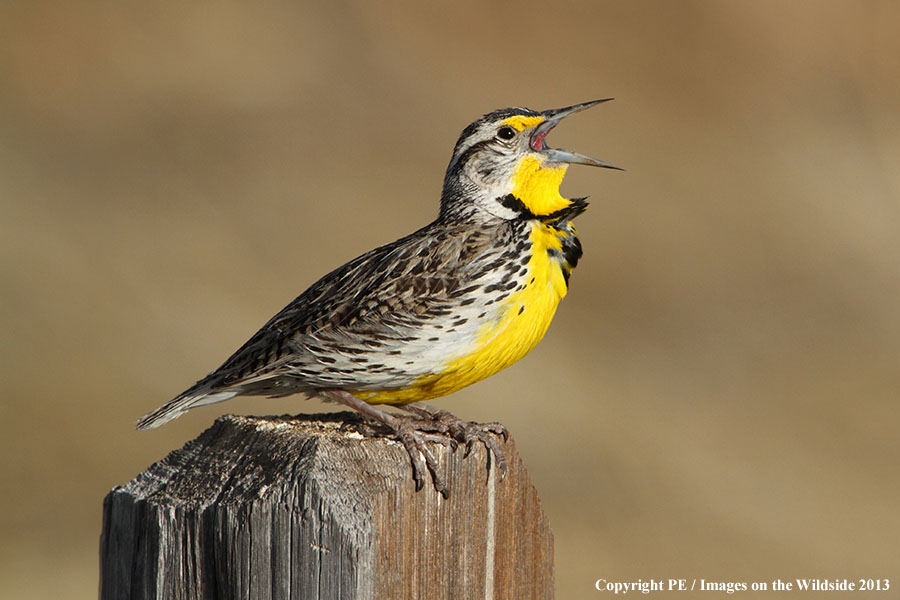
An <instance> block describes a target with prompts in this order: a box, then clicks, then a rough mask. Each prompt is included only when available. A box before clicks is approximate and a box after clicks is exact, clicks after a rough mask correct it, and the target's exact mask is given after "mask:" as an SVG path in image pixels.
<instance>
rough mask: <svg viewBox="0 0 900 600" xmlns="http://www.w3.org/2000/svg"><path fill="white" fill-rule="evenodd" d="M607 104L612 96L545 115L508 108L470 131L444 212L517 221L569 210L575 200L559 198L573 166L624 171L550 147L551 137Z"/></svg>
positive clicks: (450, 175)
mask: <svg viewBox="0 0 900 600" xmlns="http://www.w3.org/2000/svg"><path fill="white" fill-rule="evenodd" d="M608 100H612V98H606V99H604V100H594V101H591V102H585V103H583V104H576V105H574V106H568V107H566V108H556V109H551V110H544V111H534V110H530V109H527V108H504V109H501V110H495V111H494V112H492V113H488V114H486V115H484V116H483V117H481V118H480V119H478V120H477V121H475V122H474V123H472V124H471V125H469V126H468V127H466V128H465V129H464V130H463V132H462V134H461V135H460V136H459V140H458V141H457V142H456V147H455V148H454V149H453V157H452V158H451V159H450V165H449V166H448V167H447V174H446V176H445V177H444V191H443V195H442V198H441V214H442V215H445V214H446V215H449V214H464V215H468V214H472V213H473V212H474V213H476V214H477V213H481V214H484V213H487V214H489V215H491V216H493V217H496V218H501V219H517V218H522V217H523V216H527V217H537V218H540V217H544V216H548V215H553V214H556V213H559V212H560V211H564V210H565V209H566V208H567V207H569V206H570V205H571V204H572V201H571V200H569V199H567V198H563V197H562V196H561V195H560V193H559V186H560V184H561V183H562V180H563V177H564V176H565V174H566V169H567V168H568V166H569V165H570V164H579V165H590V166H594V167H606V168H608V169H620V167H617V166H615V165H611V164H609V163H607V162H603V161H602V160H597V159H595V158H591V157H589V156H585V155H584V154H579V153H578V152H572V151H570V150H563V149H561V148H550V147H548V146H547V141H546V137H547V134H548V133H550V130H551V129H553V128H554V127H555V126H556V125H557V124H558V123H559V122H560V121H561V120H562V119H564V118H566V117H568V116H569V115H572V114H574V113H577V112H580V111H582V110H584V109H586V108H590V107H591V106H594V105H596V104H600V103H601V102H606V101H608ZM620 170H621V169H620Z"/></svg>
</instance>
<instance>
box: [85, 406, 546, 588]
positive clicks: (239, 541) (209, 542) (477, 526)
mask: <svg viewBox="0 0 900 600" xmlns="http://www.w3.org/2000/svg"><path fill="white" fill-rule="evenodd" d="M503 447H504V450H505V452H506V455H507V460H508V461H509V468H508V471H507V474H506V477H505V478H504V479H503V480H502V481H501V480H499V478H498V476H497V469H496V468H492V469H488V468H487V462H486V461H487V453H486V451H485V449H484V448H483V447H482V446H478V447H476V448H474V449H473V451H472V453H471V454H470V455H469V456H468V457H467V458H464V457H463V454H464V452H463V450H462V449H460V450H458V451H456V452H453V451H452V450H450V449H449V448H443V447H439V446H435V447H434V452H435V453H436V455H437V457H438V460H439V461H440V465H441V469H442V472H443V473H444V475H445V477H446V479H447V482H448V484H449V486H450V497H449V499H447V500H444V499H443V498H442V497H441V496H440V494H438V493H437V492H435V491H434V490H433V489H432V488H431V487H429V486H426V487H425V489H423V490H421V491H420V492H416V491H415V490H414V487H413V481H412V476H411V469H410V465H409V457H408V456H407V455H406V452H405V450H404V449H403V448H402V447H401V446H400V444H399V443H398V442H396V441H394V440H392V439H390V438H389V437H386V436H384V435H381V434H378V433H374V432H371V431H367V428H366V427H365V426H361V424H360V422H359V420H358V417H356V415H352V414H350V413H338V414H330V415H301V416H298V417H237V416H231V415H228V416H225V417H222V418H220V419H218V420H217V421H216V422H215V423H214V424H213V426H212V427H210V428H209V429H207V430H206V431H205V432H203V434H201V435H200V437H198V438H197V439H195V440H193V441H191V442H189V443H188V444H186V445H185V446H184V447H183V448H182V449H180V450H176V451H174V452H172V453H171V454H169V455H168V456H167V457H166V458H164V459H163V460H161V461H159V462H157V463H154V464H153V465H151V466H150V467H149V468H148V469H147V470H146V471H144V472H143V473H141V474H140V475H138V476H137V477H136V478H135V479H133V480H132V481H130V482H128V483H126V484H125V485H122V486H118V487H116V488H114V489H113V490H112V491H111V492H110V493H109V494H108V495H107V496H106V499H105V500H104V505H103V533H102V536H101V582H100V597H101V599H104V600H111V599H121V598H133V599H145V598H146V599H150V598H167V599H171V598H198V599H199V598H203V599H212V598H227V599H232V598H234V599H248V600H249V599H251V598H252V599H254V600H266V599H273V600H274V599H288V598H294V599H297V598H303V599H306V598H311V599H313V598H315V599H326V598H327V599H333V598H342V599H357V598H359V599H362V598H372V599H375V598H428V599H431V598H436V599H444V598H446V599H448V600H449V599H451V598H454V599H457V598H490V599H498V600H499V599H504V598H509V599H513V598H516V599H522V598H552V597H553V538H552V534H551V532H550V528H549V525H548V523H547V519H546V517H545V516H544V514H543V512H542V510H541V505H540V500H539V499H538V496H537V493H536V491H535V489H534V487H533V485H532V484H531V482H530V480H529V478H528V474H527V472H526V471H525V469H524V467H523V465H522V461H521V459H520V457H519V455H518V453H517V451H516V447H515V443H514V442H513V441H512V439H510V440H509V441H508V442H506V443H505V444H504V445H503Z"/></svg>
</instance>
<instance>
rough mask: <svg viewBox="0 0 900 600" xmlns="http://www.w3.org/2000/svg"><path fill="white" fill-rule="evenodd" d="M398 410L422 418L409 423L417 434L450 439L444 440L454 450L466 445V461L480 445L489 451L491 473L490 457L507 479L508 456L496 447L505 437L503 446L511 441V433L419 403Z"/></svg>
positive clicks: (489, 462) (404, 405)
mask: <svg viewBox="0 0 900 600" xmlns="http://www.w3.org/2000/svg"><path fill="white" fill-rule="evenodd" d="M398 408H401V409H403V410H405V411H407V412H409V413H412V414H414V415H416V416H417V417H419V419H416V420H414V421H410V422H411V423H413V424H414V425H415V429H417V430H418V431H422V432H437V433H441V434H444V435H445V436H447V437H446V438H445V439H449V440H451V442H450V443H451V444H452V446H453V449H454V450H455V449H456V447H457V444H465V446H466V452H465V454H464V455H463V458H465V457H467V456H469V453H471V452H472V447H473V446H474V445H475V444H476V443H478V442H481V443H482V444H484V446H485V448H486V449H487V450H488V457H487V468H488V471H490V468H491V455H492V454H493V456H494V458H495V460H496V461H497V469H498V470H499V471H500V479H503V477H504V476H505V475H506V455H505V454H504V452H503V450H502V449H501V448H500V444H499V443H497V436H500V437H502V438H503V441H504V442H505V441H506V440H507V439H509V432H508V431H507V430H506V427H504V426H503V425H502V424H500V423H496V422H494V423H476V422H474V421H464V420H463V419H460V418H459V417H457V416H456V415H454V414H453V413H451V412H449V411H446V410H443V409H440V408H434V407H431V406H428V405H427V404H421V403H418V402H414V403H412V404H403V405H398ZM432 437H435V436H432ZM436 437H440V436H436Z"/></svg>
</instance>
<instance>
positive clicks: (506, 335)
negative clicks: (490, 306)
mask: <svg viewBox="0 0 900 600" xmlns="http://www.w3.org/2000/svg"><path fill="white" fill-rule="evenodd" d="M559 235H560V232H559V231H558V230H555V229H553V228H552V227H549V226H547V225H543V224H540V223H537V222H535V223H534V224H533V225H532V230H531V233H530V239H531V259H530V260H529V261H528V272H527V274H526V275H525V276H524V278H523V286H524V287H522V289H520V290H518V291H516V292H514V293H512V294H511V295H510V296H508V297H507V298H505V299H504V300H502V302H501V304H500V306H499V307H498V308H497V310H496V311H495V312H494V314H493V318H491V319H489V320H487V321H486V322H485V323H484V325H482V326H481V328H480V330H479V332H478V336H477V340H476V342H475V344H473V346H472V348H471V349H470V351H468V352H467V353H466V354H464V355H463V356H457V357H448V358H450V360H448V362H447V364H446V367H445V369H443V370H442V371H441V373H438V374H434V375H427V376H424V377H420V378H419V379H418V380H417V381H415V382H414V383H413V384H412V385H410V386H409V387H407V388H403V389H399V390H382V391H363V392H359V393H357V394H356V395H357V396H358V397H359V398H360V399H361V400H365V401H366V402H369V403H371V404H383V403H389V404H404V403H408V402H417V401H419V400H428V399H431V398H437V397H440V396H444V395H446V394H450V393H452V392H455V391H457V390H459V389H462V388H464V387H466V386H468V385H471V384H473V383H476V382H478V381H481V380H482V379H484V378H486V377H490V376H491V375H493V374H494V373H496V372H498V371H500V370H502V369H505V368H506V367H508V366H510V365H512V364H513V363H515V362H516V361H518V360H519V359H521V358H522V357H523V356H525V355H526V354H528V352H530V351H531V349H532V348H534V347H535V346H536V345H537V343H538V342H539V341H541V338H543V337H544V334H545V333H546V331H547V328H548V327H549V326H550V321H552V320H553V315H554V314H555V313H556V307H557V305H558V304H559V301H560V300H561V299H562V298H563V297H564V296H565V295H566V289H567V286H566V281H565V278H564V276H563V273H562V268H561V265H560V263H559V261H558V260H556V259H554V258H553V257H551V256H550V254H549V252H550V251H556V252H559V251H560V250H561V248H562V243H561V241H560V238H559Z"/></svg>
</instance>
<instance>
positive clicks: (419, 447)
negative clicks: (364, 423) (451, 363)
mask: <svg viewBox="0 0 900 600" xmlns="http://www.w3.org/2000/svg"><path fill="white" fill-rule="evenodd" d="M320 393H321V394H322V395H323V396H326V397H327V398H329V399H331V400H334V401H335V402H339V403H341V404H343V405H344V406H347V407H350V408H352V409H353V410H355V411H357V412H359V413H362V414H363V415H365V416H367V417H370V418H372V419H374V420H375V421H378V422H379V423H381V424H382V425H384V426H385V427H387V428H389V429H390V430H391V431H393V433H394V435H396V436H397V439H398V440H400V443H401V444H403V447H404V448H406V452H407V453H408V454H409V459H410V461H411V462H412V470H413V479H414V480H415V482H416V491H419V490H421V489H422V486H423V485H424V484H425V471H426V468H427V470H428V471H430V472H431V479H432V482H433V483H434V489H435V490H437V491H438V492H440V493H441V495H442V496H443V497H444V498H447V497H449V496H450V490H449V488H448V487H447V484H445V483H444V480H443V478H442V477H441V475H440V472H439V470H438V463H437V459H436V458H435V457H434V454H433V453H432V452H431V450H430V449H429V448H428V444H427V442H437V443H439V444H444V445H445V446H449V445H451V444H452V441H451V440H450V439H448V438H447V437H445V436H443V435H434V434H432V433H426V432H423V431H420V430H418V429H416V427H415V423H414V422H413V421H410V420H407V419H404V418H400V417H396V416H394V415H392V414H390V413H386V412H384V411H383V410H379V409H377V408H375V407H374V406H372V405H371V404H368V403H366V402H363V401H362V400H360V399H359V398H357V397H356V396H354V395H352V394H349V393H347V392H345V391H343V390H322V391H321V392H320Z"/></svg>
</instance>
